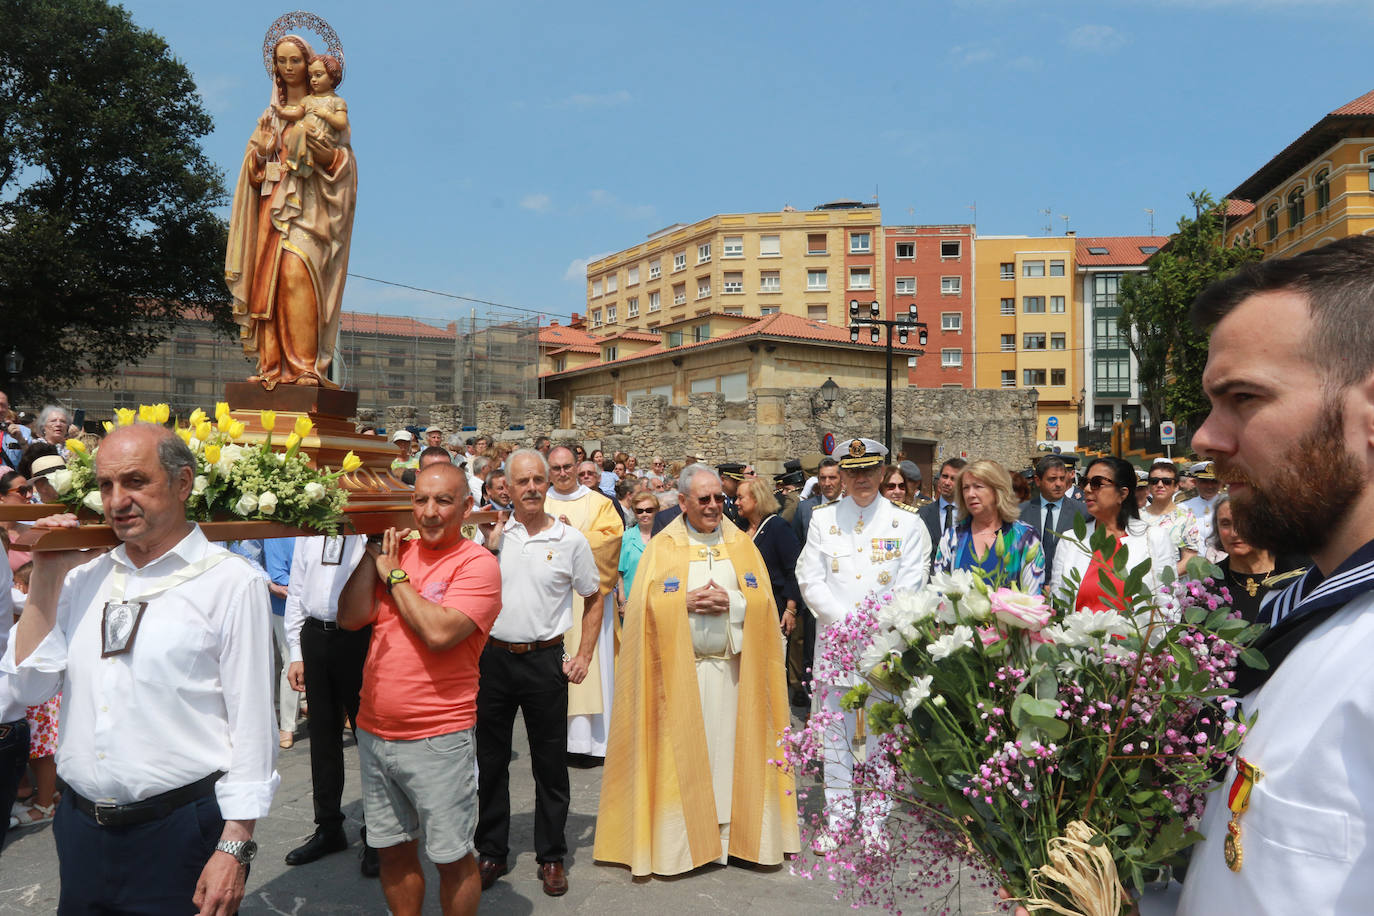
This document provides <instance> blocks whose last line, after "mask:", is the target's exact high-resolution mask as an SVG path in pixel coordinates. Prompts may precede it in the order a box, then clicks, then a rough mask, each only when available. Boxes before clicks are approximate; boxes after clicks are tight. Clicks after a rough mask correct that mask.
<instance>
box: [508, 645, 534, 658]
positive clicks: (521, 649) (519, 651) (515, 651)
mask: <svg viewBox="0 0 1374 916" xmlns="http://www.w3.org/2000/svg"><path fill="white" fill-rule="evenodd" d="M532 648H534V643H531V642H515V643H511V646H510V653H511V654H512V655H524V654H525V653H526V652H528V651H530V649H532Z"/></svg>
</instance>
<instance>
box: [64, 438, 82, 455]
mask: <svg viewBox="0 0 1374 916" xmlns="http://www.w3.org/2000/svg"><path fill="white" fill-rule="evenodd" d="M67 448H69V449H71V450H72V451H74V452H76V453H77V454H78V455H84V454H86V443H84V442H82V441H81V440H80V439H68V440H67Z"/></svg>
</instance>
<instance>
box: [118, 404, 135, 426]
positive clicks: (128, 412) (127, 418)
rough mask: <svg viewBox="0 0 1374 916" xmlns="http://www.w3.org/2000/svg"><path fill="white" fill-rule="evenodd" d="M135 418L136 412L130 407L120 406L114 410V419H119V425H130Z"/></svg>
mask: <svg viewBox="0 0 1374 916" xmlns="http://www.w3.org/2000/svg"><path fill="white" fill-rule="evenodd" d="M137 418H138V414H137V413H135V412H134V409H133V408H132V407H121V408H119V409H118V410H116V411H115V419H117V420H118V421H119V425H120V426H132V425H133V422H134V420H136V419H137Z"/></svg>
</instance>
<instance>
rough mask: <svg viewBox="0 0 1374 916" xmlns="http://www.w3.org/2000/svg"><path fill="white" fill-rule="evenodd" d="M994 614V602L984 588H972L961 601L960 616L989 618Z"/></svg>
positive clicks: (972, 618) (980, 618) (966, 618)
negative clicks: (989, 598) (984, 591)
mask: <svg viewBox="0 0 1374 916" xmlns="http://www.w3.org/2000/svg"><path fill="white" fill-rule="evenodd" d="M991 615H992V602H991V601H989V600H988V596H987V595H985V594H984V593H983V591H982V589H979V588H971V589H969V591H968V593H967V594H966V595H964V598H963V600H962V601H960V602H959V616H960V617H962V618H963V619H964V620H987V619H988V617H990V616H991Z"/></svg>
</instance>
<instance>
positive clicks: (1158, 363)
mask: <svg viewBox="0 0 1374 916" xmlns="http://www.w3.org/2000/svg"><path fill="white" fill-rule="evenodd" d="M1188 200H1189V201H1190V202H1191V203H1192V205H1193V209H1194V213H1195V216H1194V217H1193V218H1191V219H1190V218H1188V217H1186V216H1185V217H1183V218H1182V219H1180V220H1179V221H1178V231H1177V232H1176V233H1174V235H1173V236H1172V237H1171V238H1170V239H1169V243H1168V244H1167V245H1165V246H1164V247H1163V248H1161V249H1160V250H1159V252H1158V253H1156V254H1155V255H1154V257H1152V258H1150V262H1149V265H1148V268H1147V269H1146V271H1145V272H1144V273H1142V274H1127V275H1126V276H1125V277H1123V278H1122V279H1121V290H1120V293H1119V294H1118V297H1117V301H1118V303H1119V304H1120V306H1121V317H1120V319H1119V325H1120V328H1121V332H1122V334H1124V335H1125V336H1126V340H1127V343H1128V345H1129V346H1130V348H1131V352H1132V353H1134V354H1135V358H1136V362H1137V364H1138V365H1139V371H1140V391H1141V400H1143V401H1144V402H1145V406H1146V407H1148V408H1149V411H1150V415H1151V416H1152V417H1154V418H1155V419H1156V421H1158V419H1160V418H1166V419H1172V420H1174V421H1176V422H1178V423H1180V424H1182V425H1184V426H1189V427H1191V426H1195V425H1196V423H1197V421H1199V420H1201V418H1202V417H1203V416H1204V415H1206V413H1207V398H1206V397H1205V396H1204V395H1203V393H1202V370H1203V368H1205V366H1206V364H1207V335H1205V334H1200V333H1198V332H1197V331H1196V330H1194V329H1193V326H1192V324H1190V323H1189V321H1188V308H1189V306H1191V305H1192V303H1193V299H1194V298H1196V297H1197V294H1198V293H1200V292H1201V291H1202V290H1203V289H1204V288H1205V287H1206V286H1207V285H1208V284H1209V283H1211V282H1212V281H1213V280H1216V279H1218V278H1219V277H1222V276H1224V275H1226V274H1228V273H1230V272H1231V271H1233V270H1235V269H1236V268H1237V267H1239V266H1240V265H1241V264H1244V263H1245V262H1247V261H1256V260H1259V258H1260V257H1261V256H1262V253H1261V252H1260V250H1259V249H1257V248H1241V247H1232V248H1228V247H1226V243H1225V238H1224V232H1225V212H1226V207H1225V202H1222V203H1221V204H1218V203H1217V202H1216V201H1214V200H1213V199H1212V197H1211V195H1209V194H1208V193H1207V192H1206V191H1200V192H1198V193H1196V194H1189V195H1188Z"/></svg>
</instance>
